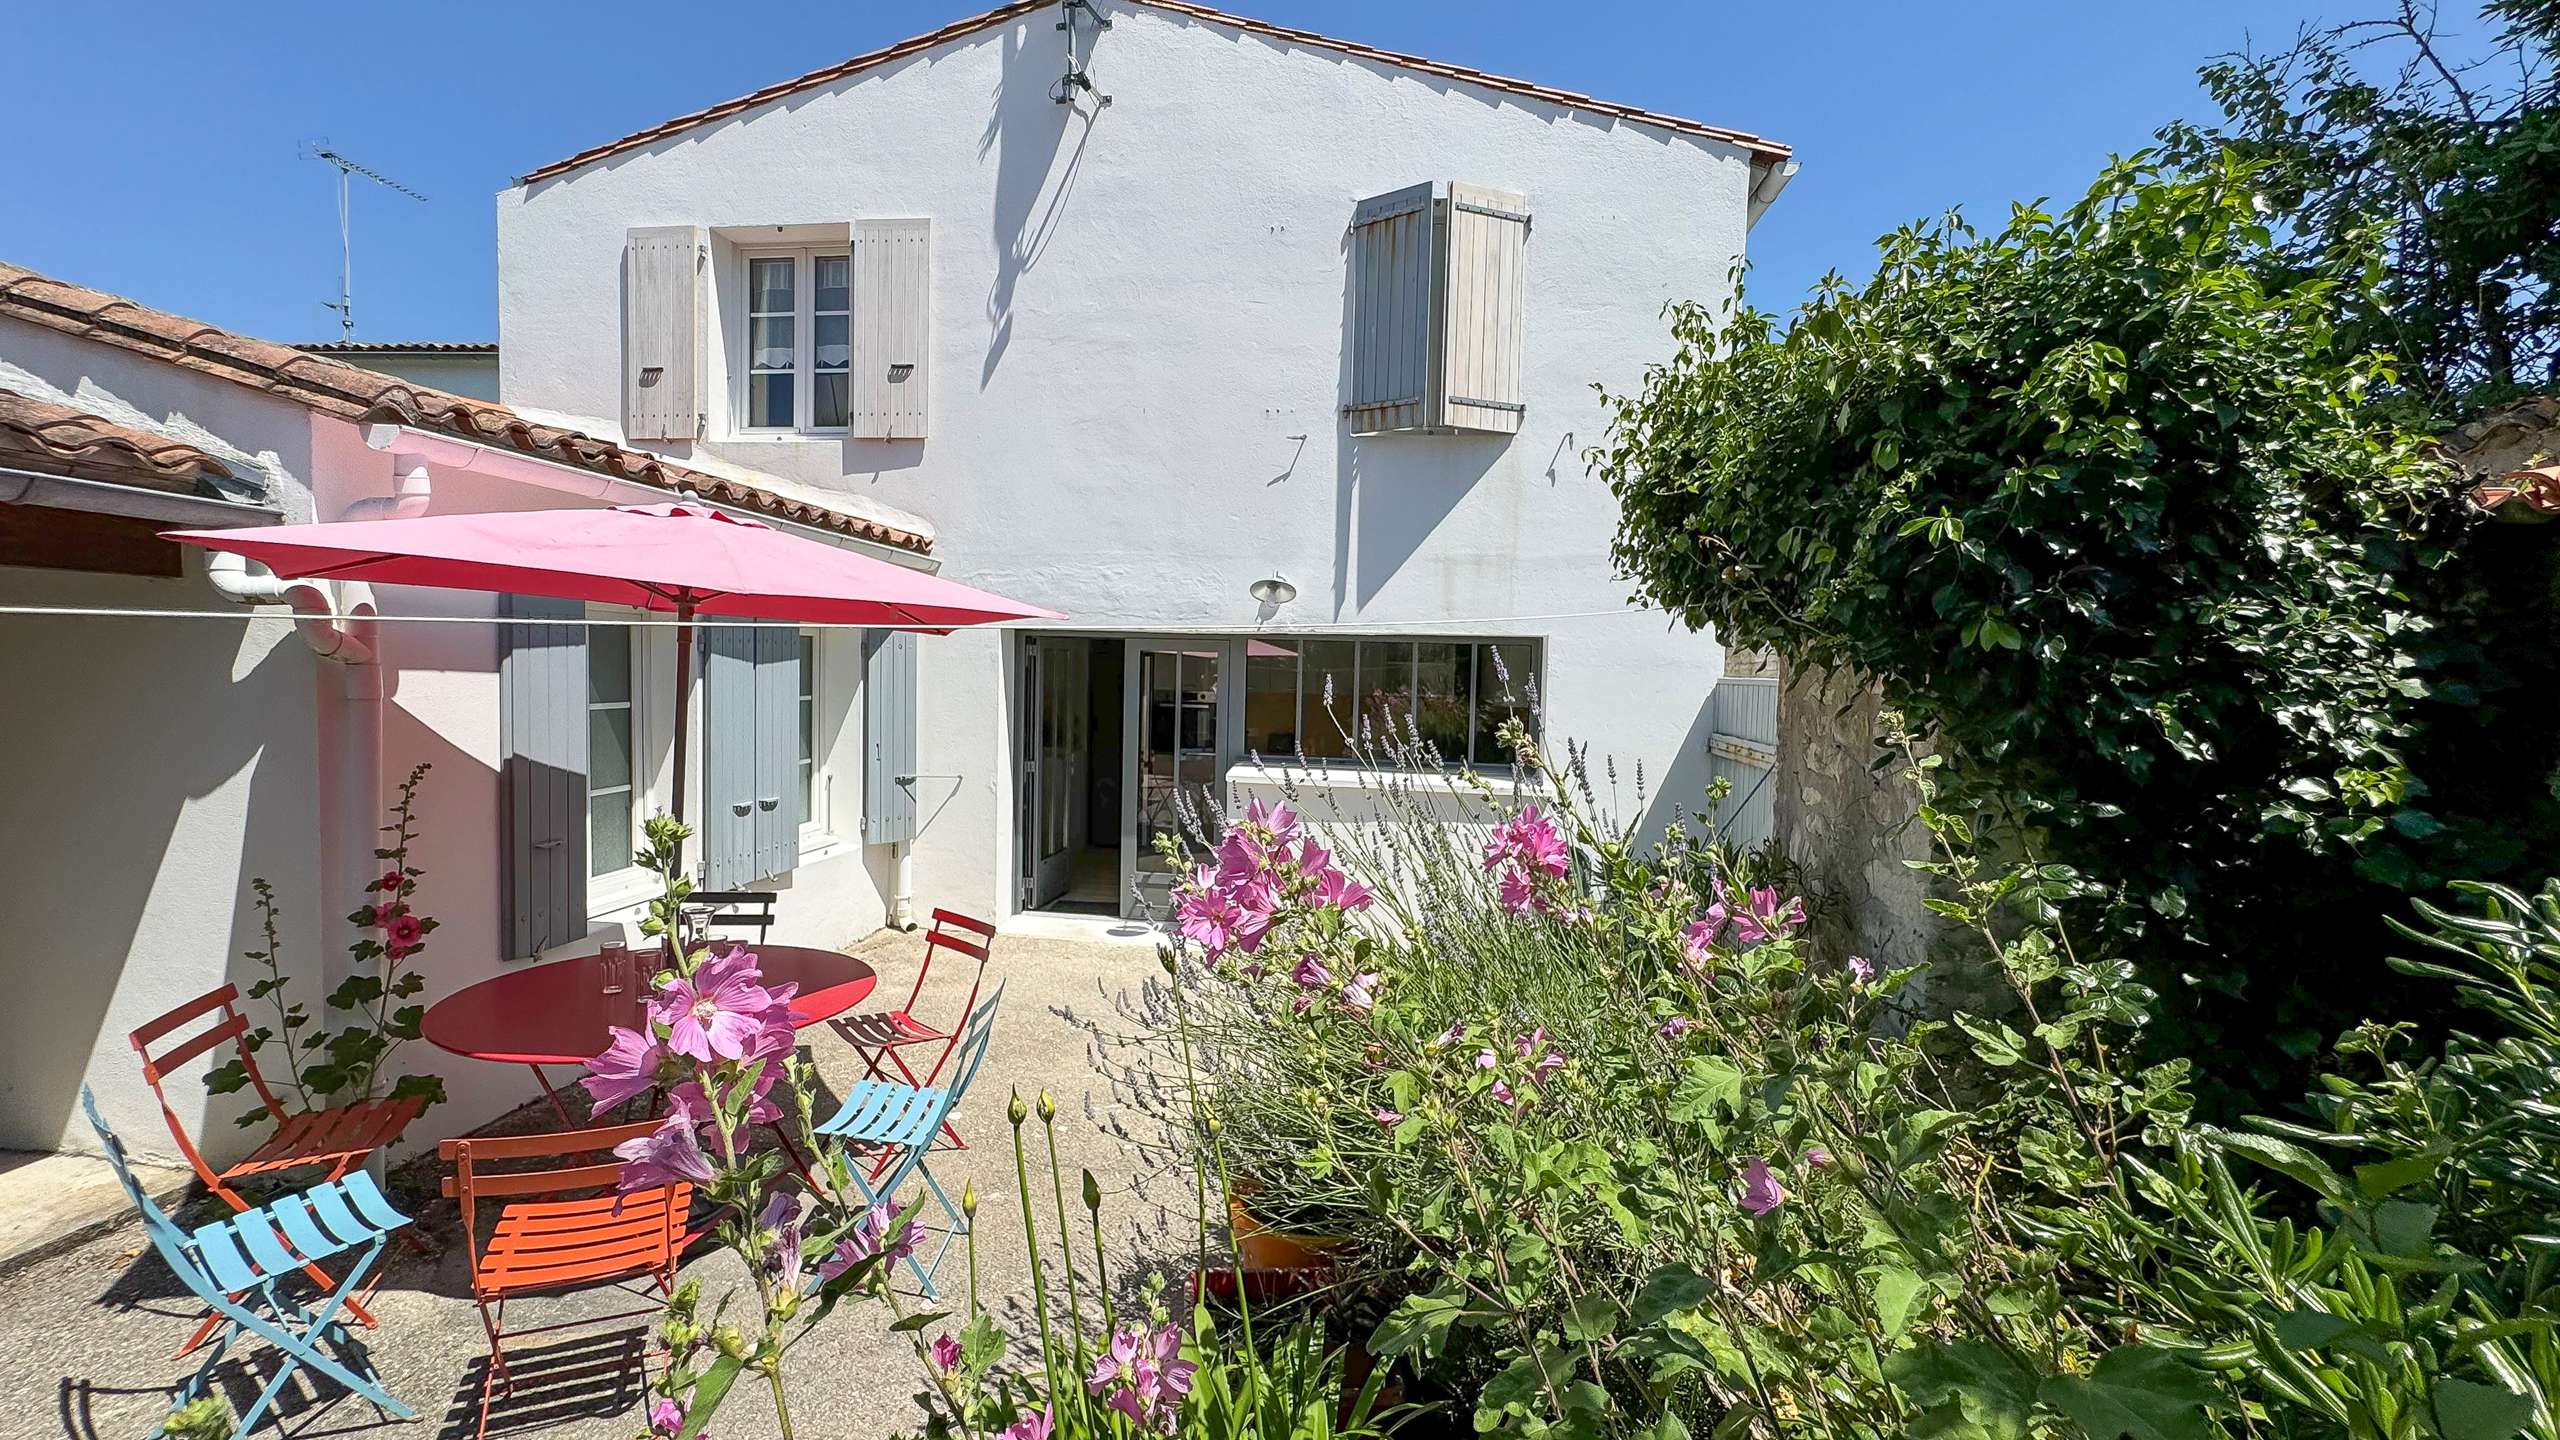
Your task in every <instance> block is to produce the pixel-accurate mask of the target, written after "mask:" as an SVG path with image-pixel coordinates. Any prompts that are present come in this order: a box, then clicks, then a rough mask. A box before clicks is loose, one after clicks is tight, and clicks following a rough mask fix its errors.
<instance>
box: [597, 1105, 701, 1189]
mask: <svg viewBox="0 0 2560 1440" xmlns="http://www.w3.org/2000/svg"><path fill="white" fill-rule="evenodd" d="M613 1153H614V1154H615V1155H617V1156H619V1157H620V1158H621V1160H622V1174H621V1176H620V1177H619V1178H617V1179H616V1180H615V1181H614V1185H613V1188H614V1189H615V1191H617V1192H618V1193H620V1194H623V1195H628V1194H630V1193H632V1192H633V1191H635V1190H654V1189H656V1188H658V1187H659V1186H661V1185H670V1184H673V1183H675V1182H677V1181H679V1180H690V1181H692V1182H693V1183H695V1184H697V1185H708V1184H710V1183H711V1182H712V1181H714V1180H717V1179H719V1178H720V1177H719V1174H718V1172H716V1171H714V1170H713V1169H712V1168H711V1161H710V1158H709V1157H708V1156H705V1155H704V1154H703V1153H702V1142H701V1141H699V1140H696V1139H694V1138H693V1126H692V1125H690V1124H688V1123H687V1122H686V1120H685V1117H683V1116H682V1115H669V1116H668V1117H667V1120H666V1123H665V1124H663V1125H660V1126H659V1127H658V1128H657V1129H655V1130H652V1131H650V1132H649V1133H648V1134H646V1135H643V1136H640V1137H639V1138H637V1139H634V1140H625V1141H623V1142H622V1143H621V1144H619V1145H616V1146H614V1147H613ZM616 1203H617V1204H618V1203H620V1202H618V1201H617V1202H616Z"/></svg>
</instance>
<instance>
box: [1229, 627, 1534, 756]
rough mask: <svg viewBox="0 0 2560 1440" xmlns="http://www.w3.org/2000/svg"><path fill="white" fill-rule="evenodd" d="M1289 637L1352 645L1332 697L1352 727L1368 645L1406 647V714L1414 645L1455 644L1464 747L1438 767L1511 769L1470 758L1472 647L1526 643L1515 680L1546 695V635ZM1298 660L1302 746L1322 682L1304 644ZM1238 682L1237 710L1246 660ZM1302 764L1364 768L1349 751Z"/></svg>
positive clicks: (1475, 716) (1320, 701)
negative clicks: (1346, 686) (1347, 668)
mask: <svg viewBox="0 0 2560 1440" xmlns="http://www.w3.org/2000/svg"><path fill="white" fill-rule="evenodd" d="M1290 638H1292V639H1295V640H1297V641H1299V642H1300V643H1301V645H1302V646H1303V645H1304V644H1305V643H1306V642H1309V641H1319V640H1322V641H1335V642H1342V643H1348V644H1350V645H1351V646H1352V647H1353V648H1352V652H1351V657H1352V658H1351V664H1352V681H1351V686H1350V691H1351V693H1350V695H1349V696H1347V697H1346V696H1344V695H1343V694H1341V692H1340V690H1339V688H1337V690H1336V693H1335V696H1334V705H1335V708H1336V709H1337V710H1339V711H1342V718H1344V719H1345V720H1348V721H1349V722H1350V724H1351V726H1352V727H1354V729H1355V730H1356V727H1358V725H1359V724H1360V720H1361V716H1360V710H1359V703H1360V695H1361V684H1360V678H1359V677H1360V669H1361V666H1362V664H1363V663H1364V662H1365V660H1366V658H1367V654H1368V648H1369V647H1371V646H1384V645H1401V646H1404V647H1405V692H1404V698H1405V713H1407V714H1410V713H1412V709H1413V704H1414V690H1415V687H1416V686H1417V685H1419V684H1420V683H1421V678H1420V677H1421V667H1420V666H1419V665H1417V664H1416V663H1415V661H1416V659H1417V658H1418V656H1419V650H1418V648H1417V647H1419V646H1423V645H1456V646H1459V647H1461V654H1462V659H1461V661H1460V664H1461V667H1462V669H1463V670H1464V672H1465V684H1466V690H1467V697H1466V708H1467V738H1466V742H1465V745H1464V748H1463V749H1462V750H1461V751H1460V753H1459V754H1457V755H1454V756H1443V757H1441V769H1442V771H1443V772H1449V771H1456V770H1460V769H1473V770H1475V771H1477V772H1479V773H1482V774H1490V775H1505V774H1509V773H1510V772H1511V771H1512V770H1513V769H1514V768H1515V767H1513V766H1511V765H1509V764H1503V763H1498V762H1491V761H1487V762H1477V761H1476V760H1475V759H1474V756H1475V752H1476V748H1477V743H1478V740H1479V738H1480V737H1479V735H1478V732H1477V723H1478V722H1479V721H1480V720H1481V719H1482V718H1483V717H1482V712H1483V704H1482V702H1483V699H1484V697H1483V696H1482V695H1480V694H1478V693H1477V690H1476V652H1477V651H1478V650H1480V649H1482V648H1483V647H1485V646H1489V645H1521V646H1526V647H1528V650H1529V656H1530V660H1529V665H1530V674H1529V675H1528V677H1527V678H1526V680H1525V681H1524V680H1521V679H1519V678H1518V677H1515V679H1514V683H1515V684H1525V685H1528V686H1532V687H1536V688H1537V693H1538V694H1539V695H1540V697H1541V699H1543V698H1544V693H1545V692H1544V683H1545V682H1544V674H1545V670H1546V665H1547V642H1546V641H1545V640H1544V639H1542V638H1539V637H1537V636H1533V635H1514V636H1502V635H1434V634H1406V635H1335V634H1329V633H1322V632H1311V633H1304V634H1294V635H1292V636H1291V637H1290ZM1297 660H1298V666H1297V670H1298V703H1297V728H1296V730H1295V731H1294V732H1293V733H1294V734H1295V735H1296V736H1297V741H1298V744H1299V745H1300V746H1301V747H1304V746H1305V744H1306V741H1307V716H1308V715H1309V714H1310V713H1312V712H1314V711H1316V710H1320V709H1322V708H1323V706H1324V687H1323V684H1322V682H1321V681H1312V682H1311V677H1310V676H1309V675H1308V673H1307V655H1306V651H1305V650H1304V649H1303V648H1302V649H1300V650H1299V652H1298V656H1297ZM1241 683H1242V685H1244V686H1245V687H1248V688H1247V689H1240V690H1238V691H1237V692H1236V694H1237V697H1238V702H1239V704H1238V709H1239V713H1241V711H1242V709H1243V705H1244V702H1245V700H1246V698H1247V697H1248V695H1249V694H1250V689H1249V687H1250V686H1251V685H1252V683H1253V671H1252V668H1251V663H1250V661H1248V662H1247V664H1246V666H1245V667H1244V669H1243V672H1242V681H1241ZM1533 728H1534V729H1537V730H1543V727H1542V726H1534V724H1533ZM1262 759H1263V763H1264V764H1265V765H1266V766H1268V765H1284V766H1296V765H1297V764H1299V763H1300V762H1299V759H1298V757H1297V756H1296V755H1295V754H1289V755H1265V756H1263V757H1262ZM1305 763H1306V765H1308V766H1309V767H1310V768H1312V769H1315V770H1340V771H1359V770H1364V769H1366V768H1368V767H1366V766H1365V765H1364V764H1363V763H1362V762H1361V761H1360V760H1359V759H1358V758H1356V757H1353V756H1340V755H1337V756H1325V755H1311V756H1308V757H1307V759H1306V761H1305Z"/></svg>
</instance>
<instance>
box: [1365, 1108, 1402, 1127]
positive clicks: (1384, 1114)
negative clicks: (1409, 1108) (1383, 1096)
mask: <svg viewBox="0 0 2560 1440" xmlns="http://www.w3.org/2000/svg"><path fill="white" fill-rule="evenodd" d="M1369 1118H1370V1119H1372V1120H1375V1121H1377V1122H1378V1128H1379V1129H1381V1130H1393V1129H1394V1128H1396V1127H1397V1126H1399V1125H1401V1124H1403V1123H1404V1112H1403V1111H1401V1110H1389V1109H1387V1108H1386V1107H1385V1106H1383V1105H1382V1106H1379V1107H1378V1108H1377V1109H1375V1110H1372V1111H1370V1112H1369Z"/></svg>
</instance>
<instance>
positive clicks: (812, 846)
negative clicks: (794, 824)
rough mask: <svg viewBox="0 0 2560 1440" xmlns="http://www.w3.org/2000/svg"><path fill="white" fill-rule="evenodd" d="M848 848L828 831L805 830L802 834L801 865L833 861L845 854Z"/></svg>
mask: <svg viewBox="0 0 2560 1440" xmlns="http://www.w3.org/2000/svg"><path fill="white" fill-rule="evenodd" d="M847 848H848V847H847V846H846V845H845V843H844V841H843V840H842V839H841V838H840V837H838V836H836V835H834V834H831V833H829V832H828V831H825V830H803V831H801V832H800V863H801V864H803V865H811V864H815V863H817V862H818V861H820V860H831V859H833V858H835V857H836V856H838V855H840V854H842V853H844V851H845V850H846V849H847Z"/></svg>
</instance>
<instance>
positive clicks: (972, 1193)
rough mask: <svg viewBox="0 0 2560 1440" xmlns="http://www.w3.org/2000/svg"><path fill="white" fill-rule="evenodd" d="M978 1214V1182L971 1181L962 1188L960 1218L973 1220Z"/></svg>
mask: <svg viewBox="0 0 2560 1440" xmlns="http://www.w3.org/2000/svg"><path fill="white" fill-rule="evenodd" d="M977 1214H978V1182H977V1181H975V1180H971V1181H969V1182H967V1183H965V1184H963V1185H962V1186H961V1187H960V1218H961V1219H963V1220H973V1219H976V1218H977Z"/></svg>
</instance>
